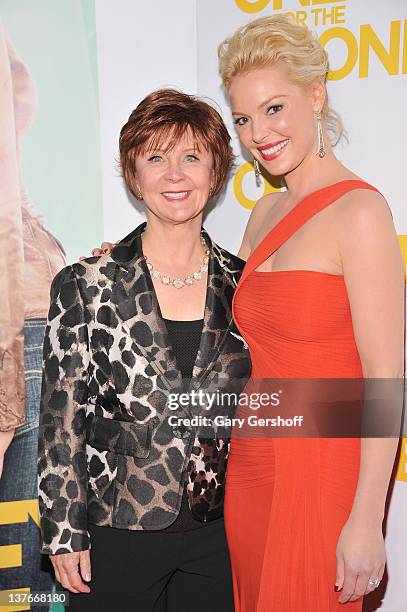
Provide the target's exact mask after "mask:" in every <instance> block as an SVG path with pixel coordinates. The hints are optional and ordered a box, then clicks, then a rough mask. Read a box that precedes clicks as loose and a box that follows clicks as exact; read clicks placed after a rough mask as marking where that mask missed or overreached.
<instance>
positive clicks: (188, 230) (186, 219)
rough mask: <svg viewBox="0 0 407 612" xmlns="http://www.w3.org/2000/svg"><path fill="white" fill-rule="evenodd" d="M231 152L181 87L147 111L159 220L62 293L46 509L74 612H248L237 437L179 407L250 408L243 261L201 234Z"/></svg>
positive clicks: (43, 461) (138, 169) (49, 541)
mask: <svg viewBox="0 0 407 612" xmlns="http://www.w3.org/2000/svg"><path fill="white" fill-rule="evenodd" d="M229 143H230V137H229V134H228V132H227V130H226V128H225V126H224V124H223V121H222V119H221V117H220V116H219V114H218V113H217V112H216V111H215V110H214V109H213V108H211V107H210V106H209V105H208V104H206V103H204V102H202V101H200V100H198V99H196V98H194V97H192V96H188V95H186V94H183V93H180V92H177V91H173V90H161V91H157V92H155V93H153V94H151V95H149V96H148V97H147V98H145V99H144V100H143V101H142V102H141V103H140V104H139V105H138V106H137V108H136V109H135V110H134V111H133V112H132V114H131V115H130V118H129V120H128V122H127V123H126V125H125V126H124V127H123V129H122V131H121V135H120V158H121V165H122V169H123V175H124V179H125V182H126V185H127V187H128V189H129V190H130V191H131V192H132V193H133V194H134V195H135V197H136V198H137V199H139V200H143V201H144V203H145V210H146V215H147V223H143V224H142V225H140V226H139V227H138V228H137V229H135V230H134V231H132V232H131V233H130V234H129V235H128V236H126V237H125V238H124V239H123V240H121V241H120V242H119V243H118V244H117V245H116V246H115V248H114V249H113V251H112V252H111V254H107V255H102V256H100V257H91V258H88V259H84V260H83V261H81V262H79V263H75V264H73V265H71V266H68V267H66V268H64V269H63V270H62V271H61V272H60V273H59V274H58V275H57V276H56V277H55V279H54V281H53V285H52V289H51V305H50V310H49V316H48V324H47V328H46V336H45V344H44V360H45V361H44V373H43V389H42V403H41V422H40V446H39V463H38V470H39V501H40V515H41V522H42V530H43V552H44V553H46V554H48V555H50V556H51V560H52V562H53V565H54V568H55V572H56V577H57V579H58V580H59V582H60V583H61V584H62V585H63V586H64V587H65V588H67V589H69V591H71V601H70V606H71V607H70V609H71V610H87V611H88V610H98V611H100V610H102V609H107V608H110V607H114V606H118V607H119V608H120V609H130V606H131V607H132V608H134V609H137V610H138V612H142V611H143V610H144V611H146V612H147V611H149V612H150V611H153V610H154V611H161V610H168V611H174V612H182V611H183V610H185V611H187V610H188V611H189V610H190V609H191V608H192V607H193V608H194V610H195V611H199V610H207V609H208V606H209V607H210V609H211V610H219V612H220V611H222V612H224V611H225V610H232V609H233V598H232V589H231V578H230V567H229V559H228V552H227V546H226V540H225V532H224V525H223V518H222V514H223V511H222V507H223V497H224V483H225V469H226V461H227V455H228V443H229V440H228V437H227V431H224V432H223V433H222V432H217V431H216V428H215V427H213V426H212V425H211V424H209V425H208V426H207V427H203V426H202V428H201V426H200V425H196V424H193V423H194V421H193V420H192V419H191V417H194V416H202V415H203V414H205V413H208V411H207V410H206V409H207V408H208V405H206V404H205V402H203V403H202V402H201V405H200V406H196V405H195V406H194V405H192V402H191V403H189V404H188V403H185V402H181V401H180V402H179V404H177V401H176V400H177V398H179V397H180V396H179V394H180V393H182V391H188V392H190V393H191V392H192V391H194V392H196V393H198V392H200V391H205V393H206V394H208V396H209V395H210V393H212V392H214V391H220V392H222V391H224V392H226V393H229V394H230V393H232V394H233V393H234V392H235V393H236V395H237V393H238V392H239V391H240V390H241V388H242V386H243V385H244V383H245V380H246V378H247V375H248V371H249V359H248V354H247V352H246V351H245V348H244V343H243V342H242V340H241V338H240V337H239V336H238V334H236V331H237V330H236V328H234V326H233V322H232V314H231V301H232V297H233V293H234V289H235V287H236V284H237V282H238V279H239V277H240V274H241V271H242V268H243V262H242V261H241V260H240V259H238V258H237V257H235V256H233V255H231V254H230V253H227V252H226V251H224V250H223V249H221V248H220V247H218V246H217V245H216V244H214V243H213V242H212V241H211V239H210V237H209V236H208V234H206V232H205V231H203V230H202V229H201V226H202V215H203V211H204V208H205V206H206V203H207V201H208V199H209V198H210V197H212V196H215V195H216V194H218V193H219V192H220V190H221V189H222V187H223V186H224V183H225V180H226V177H227V174H228V171H229V169H230V166H231V163H232V153H231V149H230V144H229ZM218 397H219V394H218ZM169 398H170V399H171V403H170V402H169V401H168V399H169ZM174 401H175V405H176V406H177V405H178V409H177V410H176V411H174V410H173V408H174ZM220 409H221V407H220ZM228 409H229V408H228ZM212 411H213V408H212ZM174 417H176V418H174ZM209 598H210V600H209Z"/></svg>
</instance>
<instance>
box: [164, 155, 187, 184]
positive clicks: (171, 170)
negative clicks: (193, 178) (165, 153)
mask: <svg viewBox="0 0 407 612" xmlns="http://www.w3.org/2000/svg"><path fill="white" fill-rule="evenodd" d="M165 178H166V179H167V180H169V181H171V182H172V183H177V182H178V181H181V180H182V179H183V178H184V173H183V171H182V168H181V165H180V163H179V162H178V160H169V163H168V165H167V168H166V172H165Z"/></svg>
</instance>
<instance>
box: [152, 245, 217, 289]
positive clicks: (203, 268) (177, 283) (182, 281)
mask: <svg viewBox="0 0 407 612" xmlns="http://www.w3.org/2000/svg"><path fill="white" fill-rule="evenodd" d="M201 242H202V244H203V246H204V247H206V248H205V255H204V257H203V260H202V263H201V265H200V266H199V268H198V270H196V271H195V272H192V274H189V275H188V276H185V277H184V278H173V277H171V276H168V274H162V273H161V272H159V271H158V270H155V269H154V267H153V264H152V263H151V262H150V261H148V259H147V257H144V259H145V261H146V264H147V268H148V269H149V270H150V274H151V276H152V278H156V279H159V280H160V281H161V282H162V284H163V285H171V286H172V287H175V289H182V288H183V287H187V286H188V285H193V283H194V282H198V281H200V280H202V274H203V273H204V272H207V271H208V263H209V255H210V250H209V249H208V248H207V246H206V241H205V238H203V237H202V236H201Z"/></svg>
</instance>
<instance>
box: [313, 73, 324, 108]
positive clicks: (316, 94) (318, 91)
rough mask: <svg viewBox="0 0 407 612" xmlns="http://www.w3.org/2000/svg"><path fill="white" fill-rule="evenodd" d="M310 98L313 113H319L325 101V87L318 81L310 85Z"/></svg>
mask: <svg viewBox="0 0 407 612" xmlns="http://www.w3.org/2000/svg"><path fill="white" fill-rule="evenodd" d="M311 97H312V106H313V109H314V112H316V111H321V110H322V108H323V106H324V104H325V100H326V87H325V83H323V82H322V81H321V80H320V79H316V80H315V81H314V83H313V84H312V88H311Z"/></svg>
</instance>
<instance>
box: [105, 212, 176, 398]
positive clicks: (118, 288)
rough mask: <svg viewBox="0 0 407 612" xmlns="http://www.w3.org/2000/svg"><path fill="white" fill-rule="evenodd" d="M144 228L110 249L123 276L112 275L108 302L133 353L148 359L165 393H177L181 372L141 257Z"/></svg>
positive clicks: (143, 226) (138, 229)
mask: <svg viewBox="0 0 407 612" xmlns="http://www.w3.org/2000/svg"><path fill="white" fill-rule="evenodd" d="M145 227H146V223H143V224H142V225H140V226H139V227H138V228H136V229H135V230H134V232H132V233H131V234H129V235H128V236H127V237H126V238H124V239H123V240H122V241H121V242H120V243H119V244H118V245H117V246H116V247H115V248H114V249H113V250H112V253H111V256H112V258H113V260H114V261H115V262H116V263H117V264H118V265H119V267H120V269H121V271H122V272H124V273H123V274H118V275H117V276H116V279H115V280H116V282H115V284H114V287H113V290H112V296H111V301H112V302H113V303H114V305H115V309H116V313H117V314H118V316H119V317H120V319H121V321H122V324H123V327H124V328H125V330H126V331H127V333H129V334H130V336H131V337H132V338H133V339H134V344H135V351H136V352H138V351H139V352H140V353H141V354H142V355H143V356H144V357H145V358H146V359H147V360H148V362H149V363H150V365H151V367H152V368H153V369H154V370H155V372H156V373H157V374H158V375H159V376H160V377H161V380H162V382H163V383H164V385H165V387H166V388H167V389H168V390H169V391H173V390H174V389H177V390H181V389H182V376H181V372H180V371H179V368H178V366H177V363H176V359H175V356H174V353H173V350H172V346H171V344H170V342H169V340H168V334H167V328H166V326H165V323H164V320H163V318H162V316H161V311H160V306H159V304H158V300H157V296H156V293H155V291H154V286H153V283H152V280H151V276H150V273H149V270H148V268H147V265H146V262H145V259H144V256H143V250H142V245H141V235H142V233H143V231H144V229H145Z"/></svg>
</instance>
